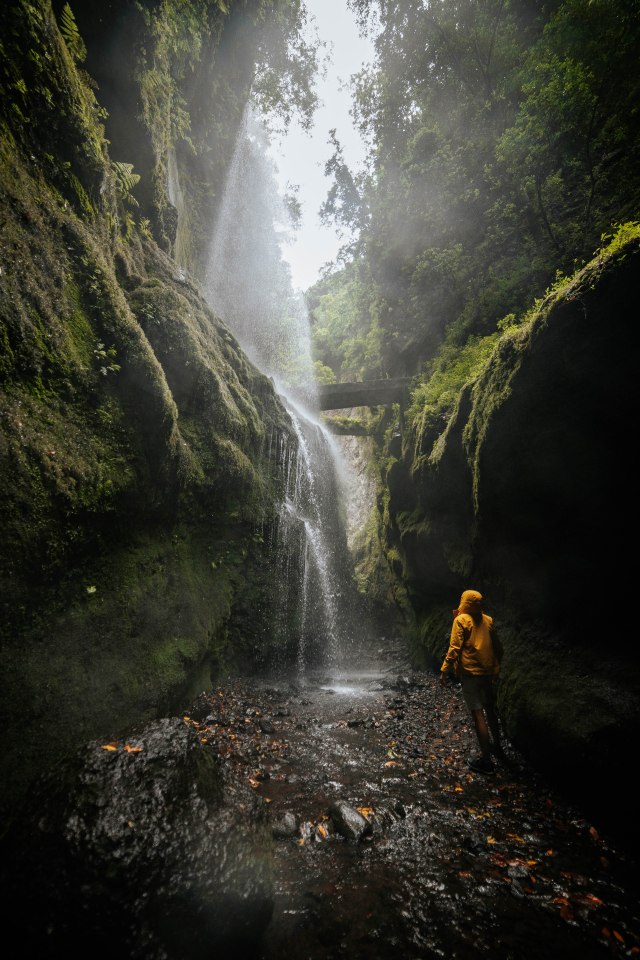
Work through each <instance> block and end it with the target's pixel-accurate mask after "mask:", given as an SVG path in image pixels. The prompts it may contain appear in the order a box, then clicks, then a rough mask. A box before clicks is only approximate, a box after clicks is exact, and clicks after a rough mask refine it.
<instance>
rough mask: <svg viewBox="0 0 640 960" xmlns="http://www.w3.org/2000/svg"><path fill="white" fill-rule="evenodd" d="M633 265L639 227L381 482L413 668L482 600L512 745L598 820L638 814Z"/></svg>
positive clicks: (496, 359) (438, 653) (495, 359)
mask: <svg viewBox="0 0 640 960" xmlns="http://www.w3.org/2000/svg"><path fill="white" fill-rule="evenodd" d="M639 266H640V238H639V237H638V231H637V230H630V231H628V232H627V237H626V240H624V238H622V239H620V240H618V241H615V242H614V243H612V245H611V247H610V248H609V249H608V251H606V252H605V253H603V254H602V255H601V256H599V257H598V258H597V259H596V260H594V261H593V262H592V263H591V264H589V265H588V266H587V267H585V268H584V269H583V270H582V271H580V272H579V273H578V274H577V275H576V276H575V277H574V278H573V279H572V280H571V281H567V282H566V283H564V284H563V285H561V286H560V287H559V288H558V289H557V290H556V291H555V292H552V293H551V294H550V295H549V296H548V297H547V298H546V299H545V300H544V301H543V302H542V303H541V304H540V305H539V306H538V307H537V309H536V310H535V311H534V312H533V313H532V315H531V317H530V319H529V320H528V321H527V322H526V323H524V324H523V325H522V326H521V327H520V328H517V329H516V330H515V331H513V332H510V333H507V334H505V336H504V337H503V338H502V340H501V341H500V342H499V344H498V347H497V349H496V351H495V352H494V354H493V356H492V358H491V360H490V361H489V363H488V364H487V366H486V368H485V370H484V372H483V373H482V374H481V375H480V376H479V378H478V379H477V380H476V381H475V382H473V383H471V384H469V385H468V386H467V387H466V388H465V389H464V390H463V391H462V393H461V395H460V397H459V400H458V405H457V408H456V411H455V413H454V415H453V416H452V418H451V420H450V422H449V424H448V426H447V429H446V431H445V432H444V433H443V434H442V435H441V436H440V437H439V438H437V439H436V441H435V443H434V438H433V437H431V438H430V440H429V443H428V444H426V445H425V444H423V446H422V447H418V448H416V447H415V446H412V445H411V443H410V442H407V440H406V439H405V443H404V448H403V452H402V454H400V455H399V456H398V457H397V459H396V460H395V461H394V462H393V463H392V465H391V467H390V469H389V470H388V473H387V483H388V487H389V493H390V501H389V515H390V518H391V523H390V525H389V527H388V530H387V537H388V556H389V557H390V560H391V562H392V565H393V566H394V571H395V574H396V576H397V577H398V578H399V580H400V582H401V583H402V585H403V587H404V588H406V595H407V597H408V606H409V607H410V609H411V610H412V611H413V614H414V623H415V633H414V650H415V655H416V657H417V658H418V659H421V660H422V661H423V662H424V661H425V660H432V661H433V662H434V663H438V665H439V662H441V658H442V656H443V654H444V652H445V650H446V645H447V639H448V635H449V628H450V610H451V608H452V607H453V606H455V604H456V602H457V600H458V598H459V596H460V593H461V591H462V589H465V588H468V587H472V588H476V589H480V590H481V591H482V592H483V594H485V596H486V598H487V612H489V613H491V614H493V615H494V616H496V617H497V620H498V623H499V626H500V635H501V639H502V641H503V644H504V647H505V656H504V663H503V672H502V680H501V693H500V707H501V711H502V716H503V718H504V722H505V726H506V729H507V732H508V734H509V736H510V737H512V739H513V740H514V741H516V742H517V744H518V745H519V746H520V747H522V748H523V749H524V750H525V751H526V752H527V753H528V754H529V755H530V756H531V757H532V758H533V759H535V760H536V761H537V762H538V763H539V764H540V766H541V767H542V768H543V769H546V770H548V771H549V772H551V773H553V775H554V777H557V778H560V779H562V780H563V781H564V782H565V783H566V784H567V786H568V788H569V789H570V790H572V791H573V792H574V793H576V794H577V793H580V794H581V799H583V800H584V799H585V798H586V801H587V806H589V804H590V805H591V807H592V809H593V811H594V812H598V813H600V814H602V815H603V816H605V815H606V816H615V815H618V814H619V812H620V809H621V806H620V805H622V807H625V804H626V805H627V806H628V804H629V801H627V800H625V796H627V795H628V791H627V789H626V785H625V769H626V764H627V757H626V750H627V746H626V745H627V744H628V743H629V742H631V741H632V740H633V739H634V738H635V737H636V736H637V735H638V734H639V733H640V708H639V704H640V700H639V693H640V690H639V685H638V672H637V656H636V653H635V639H634V636H633V631H631V632H629V631H628V630H627V629H626V628H625V626H624V623H623V622H622V621H624V619H625V614H626V613H629V612H630V609H629V605H630V604H631V605H632V604H633V602H634V601H633V599H632V598H633V588H632V575H631V573H630V572H629V568H628V566H627V565H626V564H627V562H628V561H626V560H622V559H621V557H622V554H621V549H622V546H623V545H624V544H625V542H627V541H629V538H630V530H631V527H632V526H633V520H632V517H633V513H634V510H635V485H636V484H635V479H634V476H633V474H634V471H633V468H632V467H631V466H630V462H629V443H630V442H631V438H632V436H633V424H634V421H635V411H636V410H637V397H636V386H635V384H636V379H637V378H636V373H635V371H636V369H637V361H638V357H637V353H638V351H637V346H636V339H635V337H634V335H633V333H632V331H631V330H630V323H631V322H632V317H633V316H634V314H635V308H634V304H635V302H636V300H637V297H638V276H639ZM410 439H411V438H410ZM413 439H414V440H415V438H413ZM631 539H632V538H631ZM618 610H620V612H621V613H623V616H622V618H621V617H620V616H618V615H617V611H618ZM623 611H624V612H623Z"/></svg>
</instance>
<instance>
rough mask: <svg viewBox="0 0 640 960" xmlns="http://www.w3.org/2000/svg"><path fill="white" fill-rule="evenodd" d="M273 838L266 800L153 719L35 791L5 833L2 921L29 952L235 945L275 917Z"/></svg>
mask: <svg viewBox="0 0 640 960" xmlns="http://www.w3.org/2000/svg"><path fill="white" fill-rule="evenodd" d="M110 746H111V747H114V746H116V745H115V744H112V745H110ZM271 842H272V841H271V828H270V824H269V822H268V818H267V816H266V805H265V804H264V803H263V801H261V800H260V799H258V798H256V797H255V796H254V795H253V794H252V792H251V791H250V790H249V789H248V788H247V787H246V786H244V785H243V784H240V783H233V782H230V781H229V780H227V781H226V782H225V777H224V776H223V773H222V771H221V769H220V767H219V765H218V762H217V760H216V759H215V758H214V757H213V754H212V753H210V752H208V750H207V748H206V747H204V746H203V745H202V744H201V743H200V742H199V740H198V736H197V734H196V733H195V732H194V731H193V730H191V729H190V728H188V727H187V726H186V724H185V723H184V722H183V721H182V720H180V719H178V718H174V719H171V720H168V719H167V720H159V721H156V722H154V723H152V724H150V725H149V726H148V727H146V728H145V729H144V730H143V731H142V732H141V733H140V735H139V736H137V737H132V738H131V739H130V740H129V742H128V743H127V744H126V745H125V744H122V743H121V744H119V745H118V746H117V748H116V749H109V750H105V749H104V748H103V745H101V744H100V743H96V742H93V743H89V744H87V745H86V746H85V748H84V749H83V750H82V751H81V752H80V753H78V755H77V756H76V757H75V759H74V760H73V761H72V762H71V763H69V764H66V765H65V766H64V767H63V768H61V769H60V771H59V772H58V774H57V776H56V778H55V780H49V781H47V782H45V783H44V784H43V785H42V792H39V790H38V789H36V790H35V791H34V793H33V795H32V796H31V798H30V803H29V805H28V807H27V810H26V811H25V812H24V813H23V816H22V817H21V819H20V820H19V821H18V822H17V823H16V824H15V825H14V829H13V832H12V833H11V834H10V836H9V837H8V838H5V840H4V842H3V855H2V886H3V900H4V902H5V907H6V906H9V907H10V909H8V910H7V912H6V914H5V916H6V917H7V923H8V925H9V928H10V929H11V930H12V931H13V933H14V934H15V935H16V937H17V941H16V942H20V943H21V944H22V945H23V946H22V949H23V950H24V953H25V955H29V956H33V957H36V956H37V957H39V958H44V957H47V958H49V957H62V956H76V955H77V954H78V952H79V951H83V950H86V951H87V953H90V954H91V955H92V956H99V957H107V956H127V957H132V958H144V960H152V958H161V957H162V958H175V960H179V958H184V957H187V956H188V957H190V958H191V957H193V958H199V957H203V958H204V957H211V956H213V955H223V956H225V957H226V956H229V957H235V956H242V955H243V951H244V952H246V951H247V950H249V949H250V948H251V946H252V944H255V943H256V942H257V941H258V940H259V938H260V936H261V934H262V932H263V930H264V928H265V927H266V925H267V924H268V923H269V920H270V918H271V912H272V906H273V903H272V882H271ZM34 891H37V893H36V895H35V899H34ZM7 900H8V901H9V903H7Z"/></svg>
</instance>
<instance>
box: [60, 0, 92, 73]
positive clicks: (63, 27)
mask: <svg viewBox="0 0 640 960" xmlns="http://www.w3.org/2000/svg"><path fill="white" fill-rule="evenodd" d="M60 33H61V34H62V37H63V39H64V42H65V43H66V45H67V50H68V51H69V53H70V54H71V56H72V57H73V59H74V60H77V61H78V63H82V61H83V60H84V59H85V57H86V56H87V48H86V46H85V44H84V40H83V39H82V37H81V36H80V31H79V30H78V24H77V23H76V18H75V17H74V15H73V10H72V9H71V7H70V6H69V4H68V3H65V5H64V7H63V8H62V13H61V14H60Z"/></svg>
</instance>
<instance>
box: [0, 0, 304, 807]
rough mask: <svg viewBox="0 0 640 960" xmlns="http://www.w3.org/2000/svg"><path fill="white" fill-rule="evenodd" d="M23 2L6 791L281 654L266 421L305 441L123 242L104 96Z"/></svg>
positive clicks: (192, 302)
mask: <svg viewBox="0 0 640 960" xmlns="http://www.w3.org/2000/svg"><path fill="white" fill-rule="evenodd" d="M12 11H13V15H14V16H15V18H16V27H15V30H14V31H13V34H12V36H13V41H14V42H15V47H14V49H12V51H11V56H10V57H8V59H7V61H6V62H5V64H4V65H3V68H2V71H0V85H2V84H4V85H5V86H6V82H7V77H8V78H9V80H11V81H12V82H14V83H15V82H17V78H18V76H22V77H23V79H24V86H25V87H26V90H27V93H26V95H25V94H24V90H23V88H22V86H21V88H20V91H21V92H20V96H21V97H22V98H23V101H24V102H23V104H22V106H23V108H24V109H23V110H22V115H23V116H28V117H29V124H28V125H27V126H28V129H25V128H24V124H23V123H22V121H21V120H20V118H18V117H17V116H15V114H14V112H13V111H7V103H6V101H5V102H3V103H2V104H1V105H0V134H1V135H0V192H2V195H3V204H4V206H3V218H2V222H1V224H0V253H1V257H0V259H1V260H2V267H3V276H2V280H3V283H2V284H1V285H0V344H1V345H2V347H3V349H2V356H1V360H0V374H1V375H2V378H3V389H2V391H1V392H0V460H1V468H2V469H1V470H0V526H1V528H2V533H3V536H2V538H0V629H1V631H2V641H3V642H2V653H1V654H0V658H1V660H2V663H1V666H2V675H3V690H2V698H1V708H2V718H1V722H2V724H3V731H4V746H5V749H4V751H3V756H2V759H1V766H2V782H3V791H4V792H3V793H2V794H0V803H1V804H6V803H16V802H18V801H19V798H20V796H21V795H23V794H24V792H25V791H26V790H27V789H28V786H29V784H30V783H31V782H32V780H33V778H34V777H35V776H36V775H37V774H38V773H39V772H40V771H41V770H42V769H43V768H44V767H46V766H48V765H49V764H51V763H53V762H55V761H56V760H57V759H58V758H59V757H61V756H64V755H66V754H67V753H69V752H70V751H72V750H74V749H75V748H76V747H77V746H78V744H79V743H81V742H82V741H83V740H84V739H86V738H88V737H93V736H104V737H105V738H108V737H111V736H117V735H118V734H119V733H121V732H123V731H124V730H125V729H126V728H128V727H130V726H131V725H134V724H137V723H139V722H142V721H143V720H145V719H148V718H150V717H153V716H157V715H158V714H160V713H163V712H165V711H167V710H170V709H171V710H172V709H176V708H178V707H180V706H182V705H183V704H184V703H185V702H187V701H188V699H189V698H190V697H191V695H192V694H194V693H196V692H198V690H199V689H202V688H203V687H204V686H205V685H206V684H208V683H210V680H211V676H212V675H216V674H217V673H218V672H219V671H221V670H223V669H225V668H230V667H231V666H233V665H236V664H243V665H245V666H246V665H247V664H249V663H250V662H251V660H252V659H253V661H254V662H255V660H257V659H260V658H261V657H263V658H267V657H270V656H273V657H274V658H275V654H276V653H277V652H278V650H280V652H282V643H283V640H282V638H281V637H280V636H279V635H278V634H277V633H276V632H275V631H273V630H271V629H270V628H269V624H270V622H271V620H270V616H269V613H270V610H271V607H270V604H271V603H272V602H273V598H272V596H271V594H272V592H273V591H272V590H271V589H270V588H271V584H270V583H269V569H268V567H267V565H266V563H265V556H264V552H263V551H264V545H263V544H262V543H261V542H258V541H257V540H256V539H255V524H256V523H258V522H260V523H265V524H267V525H268V523H269V522H270V520H271V519H272V517H273V513H274V509H275V502H276V500H277V498H278V497H279V496H281V495H282V489H281V484H282V478H281V477H279V475H278V474H277V471H276V470H275V468H274V465H273V464H272V463H270V462H268V460H267V451H266V447H267V444H266V442H265V438H267V437H269V436H270V435H271V434H272V432H273V431H277V432H284V433H287V435H288V436H289V438H290V439H291V425H290V422H289V419H288V416H287V414H286V412H285V411H284V409H283V408H282V406H281V404H280V402H279V400H278V398H277V396H276V394H275V392H274V390H273V385H272V384H271V383H270V382H269V381H268V380H267V379H266V378H265V377H264V376H262V375H261V374H260V373H259V372H258V371H257V370H255V369H254V368H253V367H252V366H251V365H250V364H249V362H248V361H247V359H246V358H245V357H244V355H243V354H242V352H241V351H240V348H239V346H238V344H237V343H236V341H235V340H234V338H233V337H232V336H231V334H230V333H229V331H228V330H226V328H225V327H224V325H223V324H222V323H221V322H220V321H219V320H218V319H217V318H216V317H215V316H214V315H213V314H212V312H211V310H210V309H209V308H208V307H207V306H206V304H205V303H204V302H203V300H202V298H201V297H200V295H199V294H198V292H197V290H196V289H195V287H193V286H192V285H191V284H190V283H188V282H187V283H184V282H181V281H178V280H176V277H175V274H176V268H175V263H174V262H173V261H171V260H170V259H169V258H168V257H166V256H165V255H164V254H163V253H162V252H161V251H160V250H159V249H158V248H157V247H156V246H155V244H154V243H153V242H151V241H150V240H149V238H148V237H144V236H141V235H139V234H138V233H137V232H136V230H135V229H134V230H133V232H132V233H131V236H130V238H129V242H128V243H127V244H126V245H124V244H122V243H121V242H120V241H119V240H118V237H117V236H116V225H117V220H118V209H119V208H118V202H117V198H116V196H115V187H114V182H113V171H112V168H111V164H110V162H109V160H108V157H107V155H106V146H105V142H104V138H103V131H102V127H101V118H100V115H99V111H98V110H97V109H96V105H95V101H93V100H92V96H90V95H89V94H88V93H87V87H86V84H85V83H84V81H83V80H82V78H80V77H79V75H78V72H77V69H76V65H75V64H74V62H73V59H72V58H71V57H70V56H69V52H68V51H67V49H66V48H65V46H64V43H63V41H62V39H61V38H60V36H59V34H58V32H57V29H56V26H55V23H54V21H53V20H52V17H51V13H50V10H49V7H48V5H44V4H40V3H34V4H31V3H27V2H26V0H16V3H15V4H14V5H13V7H12ZM30 51H32V52H33V57H31V54H30ZM29 64H30V65H29ZM45 77H46V84H44V85H46V87H47V89H49V90H50V91H51V94H52V97H53V100H54V103H53V104H51V103H49V99H48V98H47V97H45V96H44V94H42V93H41V92H40V93H36V88H37V87H38V84H40V86H43V84H42V83H41V81H44V79H45ZM34 80H35V81H37V83H36V84H35V85H34ZM3 90H4V87H3ZM56 99H58V100H59V103H58V104H57V105H56V103H55V101H56ZM8 112H9V113H11V115H12V116H11V117H10V118H9V119H8V118H7V116H8ZM291 442H294V441H293V440H291ZM257 609H260V610H261V611H262V614H261V617H259V618H256V615H255V611H256V610H257ZM279 645H280V647H279Z"/></svg>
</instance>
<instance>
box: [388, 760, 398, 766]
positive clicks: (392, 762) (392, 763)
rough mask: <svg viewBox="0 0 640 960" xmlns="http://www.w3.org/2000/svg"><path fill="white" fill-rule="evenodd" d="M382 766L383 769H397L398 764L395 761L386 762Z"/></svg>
mask: <svg viewBox="0 0 640 960" xmlns="http://www.w3.org/2000/svg"><path fill="white" fill-rule="evenodd" d="M384 766H385V767H399V766H400V764H399V763H398V761H397V760H387V761H386V763H385V764H384Z"/></svg>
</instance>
